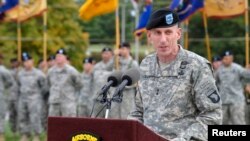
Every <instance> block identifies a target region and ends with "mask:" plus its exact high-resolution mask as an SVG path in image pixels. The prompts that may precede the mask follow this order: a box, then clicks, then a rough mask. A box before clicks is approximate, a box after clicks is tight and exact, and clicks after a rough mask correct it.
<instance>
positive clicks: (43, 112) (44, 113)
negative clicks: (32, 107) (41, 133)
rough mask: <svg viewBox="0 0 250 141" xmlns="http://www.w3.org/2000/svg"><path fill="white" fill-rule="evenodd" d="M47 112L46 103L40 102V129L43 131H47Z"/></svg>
mask: <svg viewBox="0 0 250 141" xmlns="http://www.w3.org/2000/svg"><path fill="white" fill-rule="evenodd" d="M48 110H49V104H48V101H47V100H45V99H43V100H42V109H41V122H42V127H43V129H44V130H47V122H48V121H47V119H48Z"/></svg>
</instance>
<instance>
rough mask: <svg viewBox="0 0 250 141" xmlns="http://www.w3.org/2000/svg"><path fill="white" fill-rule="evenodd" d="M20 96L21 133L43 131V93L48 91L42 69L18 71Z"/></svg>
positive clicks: (19, 119) (19, 121) (19, 120)
mask: <svg viewBox="0 0 250 141" xmlns="http://www.w3.org/2000/svg"><path fill="white" fill-rule="evenodd" d="M18 84H19V88H20V96H19V101H18V123H19V128H20V132H21V134H27V135H29V134H31V133H32V132H34V133H35V134H37V135H38V134H40V133H41V132H42V124H41V109H42V105H41V104H42V103H41V102H42V94H43V93H44V92H45V91H46V78H45V75H44V74H43V72H42V71H40V70H38V69H36V68H32V70H30V71H27V70H25V69H22V70H20V72H19V73H18Z"/></svg>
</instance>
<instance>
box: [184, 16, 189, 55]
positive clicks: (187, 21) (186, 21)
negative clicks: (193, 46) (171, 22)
mask: <svg viewBox="0 0 250 141" xmlns="http://www.w3.org/2000/svg"><path fill="white" fill-rule="evenodd" d="M184 25H185V32H184V48H185V49H187V50H188V42H189V41H188V25H189V19H187V20H185V21H184Z"/></svg>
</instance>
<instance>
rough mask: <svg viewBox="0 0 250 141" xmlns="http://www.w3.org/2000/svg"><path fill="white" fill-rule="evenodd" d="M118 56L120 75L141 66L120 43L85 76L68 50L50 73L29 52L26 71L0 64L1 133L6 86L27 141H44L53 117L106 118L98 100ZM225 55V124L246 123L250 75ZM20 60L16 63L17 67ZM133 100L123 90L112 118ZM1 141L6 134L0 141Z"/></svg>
mask: <svg viewBox="0 0 250 141" xmlns="http://www.w3.org/2000/svg"><path fill="white" fill-rule="evenodd" d="M118 54H119V56H120V59H119V66H120V70H121V71H125V70H127V69H129V68H132V67H138V64H137V62H136V61H134V60H133V58H132V57H131V54H130V45H129V44H128V43H123V44H121V45H120V49H119V50H115V51H114V52H113V51H112V49H110V48H103V50H102V53H101V55H102V60H101V61H100V62H98V63H95V61H94V60H93V58H86V59H84V60H83V65H84V66H83V67H84V71H83V72H82V73H81V74H80V73H79V72H78V71H77V70H76V69H75V68H74V67H73V66H71V65H70V64H69V62H68V60H67V55H66V52H65V50H64V49H59V50H58V51H57V52H56V56H55V58H53V57H50V59H49V60H48V62H47V63H48V67H49V69H48V72H47V73H46V74H45V73H43V72H42V71H41V70H39V69H35V68H34V66H33V61H32V57H31V56H30V55H29V54H28V53H23V54H22V60H23V68H22V69H18V68H17V67H13V69H12V70H10V71H8V70H7V69H5V68H4V67H3V65H0V76H1V77H0V80H1V81H0V84H1V85H0V96H1V97H0V104H1V105H0V112H1V113H0V116H1V117H2V118H1V119H0V120H1V121H0V133H3V130H4V129H3V122H4V121H3V119H4V118H3V117H4V115H5V112H6V111H5V109H4V103H5V101H4V99H5V98H4V95H3V92H4V90H5V88H9V90H8V92H9V95H8V107H9V113H10V123H11V125H12V130H13V131H16V130H17V128H18V131H19V132H20V133H21V134H22V137H21V140H22V141H26V140H28V137H29V136H30V135H31V134H32V133H33V134H34V135H35V136H34V138H33V139H34V140H35V141H36V140H39V138H38V135H39V134H40V133H41V132H42V129H43V126H45V125H46V119H47V116H48V115H49V116H69V117H76V116H79V117H104V114H105V113H104V110H102V109H103V108H104V106H105V104H101V103H99V102H97V101H96V98H97V93H98V91H99V90H100V89H101V88H102V87H103V86H104V84H106V82H107V77H108V76H109V75H110V74H111V73H112V71H113V70H114V57H113V56H114V55H118ZM221 57H222V59H221V58H219V57H214V59H213V63H212V65H213V68H214V70H215V71H214V72H215V73H214V74H215V78H216V82H217V86H218V89H219V91H220V95H221V99H222V108H223V124H247V123H246V120H248V119H246V118H245V107H246V99H245V96H244V94H243V93H244V92H243V91H244V88H243V87H244V85H243V83H245V84H246V91H247V92H248V93H250V91H249V90H250V85H248V82H249V81H250V73H249V71H248V70H247V69H244V68H243V67H242V66H240V65H238V64H236V63H234V62H233V53H232V52H231V51H226V52H224V53H223V55H222V56H221ZM1 59H2V58H1ZM1 59H0V60H1ZM15 62H16V61H14V60H13V63H14V66H15ZM0 63H1V62H0ZM43 63H44V62H43ZM43 63H40V65H39V68H41V69H42V67H43V65H44V64H43ZM10 74H12V75H10ZM243 81H244V82H243ZM111 92H112V90H111ZM110 96H112V95H111V94H110V95H109V97H110ZM134 99H135V87H127V88H126V89H125V90H124V92H123V101H122V103H121V104H118V103H112V108H111V109H112V110H111V112H110V114H109V117H110V118H120V119H126V118H127V116H128V114H129V112H130V110H131V108H132V107H133V105H134ZM93 105H95V106H93ZM247 118H249V117H247ZM44 128H46V126H45V127H44ZM2 140H3V139H2V134H1V137H0V141H2Z"/></svg>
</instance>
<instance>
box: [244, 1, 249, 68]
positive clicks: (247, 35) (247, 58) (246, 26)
mask: <svg viewBox="0 0 250 141" xmlns="http://www.w3.org/2000/svg"><path fill="white" fill-rule="evenodd" d="M245 8H246V10H245V30H246V33H245V38H246V39H245V41H246V48H245V49H246V66H247V65H249V31H248V28H249V16H248V0H245Z"/></svg>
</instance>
